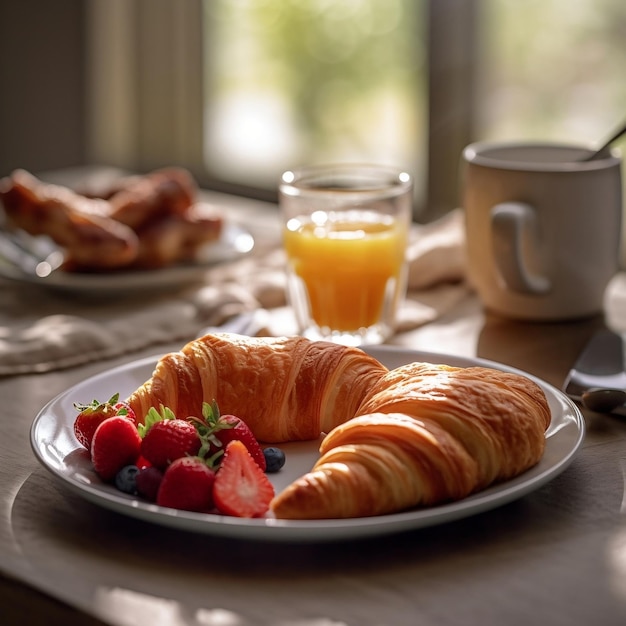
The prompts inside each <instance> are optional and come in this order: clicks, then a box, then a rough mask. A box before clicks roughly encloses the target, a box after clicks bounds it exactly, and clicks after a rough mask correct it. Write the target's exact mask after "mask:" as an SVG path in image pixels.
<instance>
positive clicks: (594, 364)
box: [563, 329, 626, 402]
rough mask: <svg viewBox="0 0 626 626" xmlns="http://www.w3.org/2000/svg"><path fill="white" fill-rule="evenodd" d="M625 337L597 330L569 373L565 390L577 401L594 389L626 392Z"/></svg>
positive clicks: (606, 330)
mask: <svg viewBox="0 0 626 626" xmlns="http://www.w3.org/2000/svg"><path fill="white" fill-rule="evenodd" d="M624 365H625V363H624V341H623V339H622V336H621V335H620V334H618V333H615V332H613V331H611V330H608V329H602V330H598V331H596V332H595V333H594V334H593V335H592V336H591V339H590V340H589V342H588V343H587V345H586V346H585V347H584V348H583V351H582V352H581V353H580V356H579V357H578V359H577V361H576V363H575V364H574V367H572V369H571V370H570V371H569V374H568V375H567V378H566V379H565V382H564V383H563V391H565V393H566V394H567V395H568V396H569V397H570V398H572V399H573V400H577V401H579V402H580V401H581V399H582V394H583V393H584V392H585V391H587V390H588V389H592V388H594V387H601V388H610V389H624V390H626V370H625V367H624Z"/></svg>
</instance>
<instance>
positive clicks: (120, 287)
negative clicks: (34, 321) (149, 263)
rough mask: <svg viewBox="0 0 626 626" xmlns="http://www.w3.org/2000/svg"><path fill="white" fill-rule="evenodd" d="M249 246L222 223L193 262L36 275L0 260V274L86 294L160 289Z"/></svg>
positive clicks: (192, 278) (247, 238)
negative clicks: (156, 267)
mask: <svg viewBox="0 0 626 626" xmlns="http://www.w3.org/2000/svg"><path fill="white" fill-rule="evenodd" d="M253 247H254V239H253V237H252V235H251V234H250V233H249V232H248V231H247V230H246V229H245V228H243V227H242V226H240V225H238V224H233V223H225V224H224V229H223V232H222V235H221V237H220V239H218V240H217V241H215V242H212V243H209V244H205V245H204V246H202V247H201V248H200V249H199V250H198V253H197V255H196V256H197V261H196V262H195V263H185V264H181V265H173V266H171V267H165V268H163V269H159V270H144V271H119V272H111V273H106V274H105V273H102V274H100V273H93V274H86V273H78V272H74V273H73V272H64V271H63V270H56V271H54V272H52V273H51V274H50V275H49V276H46V277H45V278H40V277H38V276H35V275H32V274H28V273H26V272H22V271H21V270H20V269H18V268H17V267H15V266H13V265H9V264H8V263H4V262H1V261H0V276H3V277H4V278H10V279H12V280H16V281H20V282H27V283H32V284H37V285H41V286H42V287H46V288H52V289H57V290H62V291H70V292H77V293H88V294H100V293H122V292H134V291H146V290H162V289H168V288H172V287H180V286H182V285H185V284H189V283H193V282H196V281H199V280H201V279H202V277H203V276H204V274H205V272H206V271H207V269H209V268H210V267H211V266H213V265H215V264H217V263H223V262H225V261H232V260H235V259H237V258H238V257H240V256H243V255H245V254H247V253H248V252H250V251H251V250H252V249H253Z"/></svg>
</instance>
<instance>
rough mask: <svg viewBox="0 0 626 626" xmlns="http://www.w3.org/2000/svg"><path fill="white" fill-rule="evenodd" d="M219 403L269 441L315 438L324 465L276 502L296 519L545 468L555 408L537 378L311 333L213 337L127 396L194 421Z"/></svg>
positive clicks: (377, 507) (472, 488)
mask: <svg viewBox="0 0 626 626" xmlns="http://www.w3.org/2000/svg"><path fill="white" fill-rule="evenodd" d="M213 399H216V400H217V402H218V404H219V406H220V409H221V411H222V413H233V414H236V415H238V416H239V417H241V418H242V419H243V420H244V421H246V422H247V423H248V425H249V426H250V428H251V429H252V431H253V432H254V434H255V435H256V437H257V438H258V439H259V440H261V441H264V442H277V443H278V442H286V441H296V440H307V439H316V438H318V437H319V436H320V434H325V436H324V439H323V440H322V443H321V446H320V454H321V456H320V458H319V460H318V461H317V463H316V464H315V466H314V467H313V468H312V470H311V471H310V472H309V473H307V474H306V475H304V476H302V477H301V478H298V479H297V480H296V481H294V482H293V483H292V484H291V485H289V486H288V487H287V488H286V489H284V490H283V491H282V492H281V493H279V494H278V495H277V496H276V497H275V498H274V500H273V502H272V504H271V509H272V512H273V514H274V515H275V516H276V517H278V518H286V519H315V518H327V519H328V518H350V517H365V516H372V515H381V514H385V513H392V512H398V511H402V510H405V509H408V508H411V507H416V506H429V505H434V504H437V503H442V502H446V501H452V500H458V499H461V498H464V497H466V496H468V495H469V494H471V493H473V492H476V491H478V490H481V489H484V488H485V487H487V486H489V485H490V484H492V483H494V482H497V481H502V480H507V479H509V478H512V477H513V476H516V475H518V474H520V473H521V472H523V471H525V470H526V469H528V468H530V467H532V466H533V465H535V464H536V463H537V462H538V461H539V460H540V459H541V457H542V455H543V452H544V447H545V431H546V429H547V427H548V426H549V423H550V409H549V406H548V403H547V400H546V397H545V394H544V392H543V390H542V389H541V388H540V387H539V385H537V384H536V383H534V382H533V381H532V380H530V379H529V378H527V377H525V376H522V375H518V374H513V373H508V372H503V371H500V370H495V369H490V368H483V367H469V368H455V367H450V366H446V365H433V364H429V363H411V364H408V365H405V366H402V367H399V368H396V369H394V370H391V371H390V370H388V369H387V368H386V367H385V366H384V365H382V364H381V363H380V362H378V361H377V360H376V359H375V358H373V357H372V356H369V355H367V354H366V353H365V352H363V351H362V350H360V349H358V348H350V347H344V346H339V345H336V344H333V343H328V342H313V341H309V340H308V339H305V338H302V337H282V338H248V337H241V336H237V335H226V334H224V335H207V336H205V337H202V338H200V339H197V340H194V341H191V342H189V343H188V344H187V345H186V346H184V347H183V348H182V350H181V351H180V352H175V353H171V354H168V355H165V356H164V357H163V358H162V359H160V360H159V362H158V363H157V366H156V369H155V370H154V373H153V375H152V377H151V378H150V379H149V380H148V381H146V382H145V383H144V384H143V385H142V386H141V387H140V388H139V389H137V390H136V391H135V392H134V393H133V394H132V395H131V396H130V398H129V402H130V405H131V407H132V408H133V409H134V411H135V413H136V414H137V415H138V416H142V415H145V414H146V413H147V411H148V410H149V408H150V407H152V406H154V407H158V406H159V405H161V404H163V405H165V406H168V407H170V408H171V409H172V410H173V411H174V413H176V414H185V415H194V414H197V413H198V412H199V411H200V407H201V405H202V402H211V401H212V400H213Z"/></svg>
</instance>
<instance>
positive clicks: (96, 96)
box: [86, 0, 479, 222]
mask: <svg viewBox="0 0 626 626" xmlns="http://www.w3.org/2000/svg"><path fill="white" fill-rule="evenodd" d="M478 2H479V0H425V9H426V11H427V15H426V16H425V18H426V23H427V31H428V39H427V47H428V54H427V62H428V145H427V152H428V154H427V172H426V173H425V176H426V190H425V194H426V197H425V198H423V199H422V200H421V201H419V202H417V203H416V204H417V205H416V207H415V213H414V215H415V218H416V219H417V220H418V221H422V222H426V221H431V220H432V219H435V218H437V217H439V216H440V215H442V214H444V213H445V212H447V211H449V210H451V209H452V208H454V207H455V206H456V205H457V204H458V200H459V198H458V185H459V181H458V176H459V173H458V167H459V160H460V155H461V152H462V149H463V147H464V146H465V145H467V144H468V143H469V142H470V141H471V137H472V119H473V115H472V113H473V108H474V107H473V102H474V98H473V94H472V85H473V81H472V77H473V76H474V66H475V59H476V46H475V39H476V23H477V20H476V13H477V6H478ZM87 6H88V9H87V18H86V19H87V35H88V36H87V42H88V43H87V46H88V48H87V67H88V80H87V92H88V93H87V129H86V136H87V155H88V158H89V160H90V161H91V162H94V163H105V164H110V165H114V166H117V167H123V168H128V169H133V170H137V171H149V170H151V169H154V168H157V167H162V166H164V165H170V164H172V163H176V164H178V165H181V166H184V167H187V168H188V169H189V170H190V171H191V172H192V173H193V174H194V176H195V177H196V178H197V180H198V182H199V184H200V185H202V186H203V187H206V188H208V189H213V190H216V191H221V192H227V193H232V194H235V195H243V196H247V197H254V198H257V199H262V200H269V201H272V202H275V201H276V191H275V190H271V191H269V192H268V191H267V190H260V189H255V188H250V187H245V186H242V185H233V184H228V183H225V182H224V181H220V180H217V179H215V178H212V177H211V175H210V172H208V171H207V169H206V166H205V164H204V158H203V146H202V141H203V132H202V128H203V101H204V93H205V88H204V85H203V76H204V71H205V68H204V67H203V27H204V16H203V2H202V0H185V2H177V1H176V0H92V2H90V3H88V5H87ZM146 103H150V106H149V107H148V106H146ZM155 127H158V128H159V132H158V133H154V132H152V130H151V129H153V128H155ZM416 141H417V139H416Z"/></svg>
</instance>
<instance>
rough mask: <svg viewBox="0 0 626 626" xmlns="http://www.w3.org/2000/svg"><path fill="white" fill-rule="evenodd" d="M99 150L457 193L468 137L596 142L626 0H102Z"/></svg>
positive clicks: (94, 49) (611, 88) (605, 128)
mask: <svg viewBox="0 0 626 626" xmlns="http://www.w3.org/2000/svg"><path fill="white" fill-rule="evenodd" d="M88 6H89V9H90V30H89V35H90V42H91V43H90V45H91V59H90V68H91V70H92V72H91V74H90V80H91V84H90V93H91V94H92V95H93V103H92V111H91V112H92V123H91V125H90V128H91V132H92V142H91V145H92V158H93V160H94V161H96V162H103V161H104V162H109V163H114V164H119V165H122V166H128V167H133V168H135V169H148V168H153V167H158V166H161V165H165V164H170V163H178V164H181V165H185V166H187V167H189V168H190V169H192V170H193V172H194V174H195V175H196V176H197V177H198V179H199V181H200V183H201V184H203V185H206V186H209V187H212V188H215V189H218V190H224V191H231V192H234V193H240V194H245V195H256V196H258V197H266V198H268V199H273V198H275V192H276V184H277V180H278V176H279V175H280V172H281V171H282V170H284V169H286V168H288V167H292V166H296V165H299V164H304V163H316V162H322V161H325V162H331V161H346V160H352V161H379V162H385V163H392V164H395V165H398V166H401V167H404V168H406V169H407V170H409V171H410V172H411V173H412V174H413V176H414V178H415V181H416V196H415V200H416V217H417V219H419V220H420V221H426V220H429V219H432V218H434V217H437V216H438V215H440V214H441V213H443V212H445V211H447V210H449V209H451V208H453V207H454V206H456V204H457V203H458V197H459V195H458V183H459V180H458V178H459V171H458V168H459V159H460V154H461V150H462V148H463V146H464V145H466V144H467V143H469V142H470V141H476V140H484V139H503V140H518V139H549V140H559V141H567V142H573V143H583V144H587V145H592V144H594V143H595V142H598V141H600V140H601V139H603V138H604V137H605V136H606V135H607V134H608V133H609V131H610V130H612V129H613V127H615V126H616V125H617V124H618V123H620V122H621V121H622V119H623V118H624V116H626V81H625V80H624V77H623V71H624V67H626V2H624V0H525V1H524V2H521V1H520V0H341V1H339V2H338V1H336V0H185V2H176V0H132V1H130V0H92V2H90V3H89V5H88Z"/></svg>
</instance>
